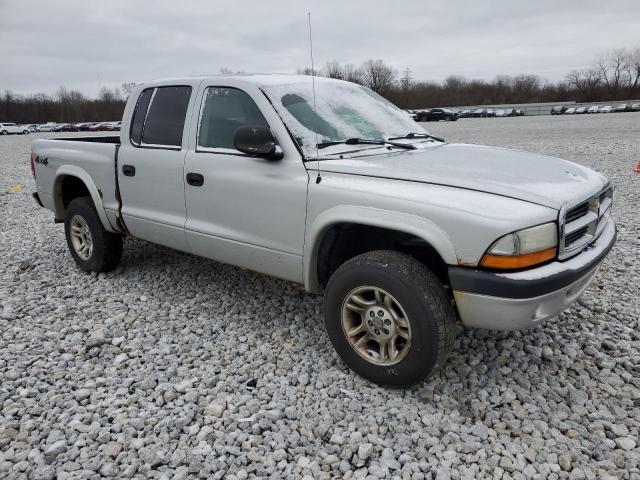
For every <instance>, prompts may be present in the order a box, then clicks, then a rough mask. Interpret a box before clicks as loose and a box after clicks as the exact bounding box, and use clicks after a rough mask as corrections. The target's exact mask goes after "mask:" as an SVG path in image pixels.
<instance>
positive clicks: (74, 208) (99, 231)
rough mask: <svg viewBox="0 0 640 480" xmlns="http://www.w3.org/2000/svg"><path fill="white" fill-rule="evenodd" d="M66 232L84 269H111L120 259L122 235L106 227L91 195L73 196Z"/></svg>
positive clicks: (71, 250) (70, 245) (68, 242)
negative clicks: (109, 230)
mask: <svg viewBox="0 0 640 480" xmlns="http://www.w3.org/2000/svg"><path fill="white" fill-rule="evenodd" d="M72 229H73V232H74V233H72ZM78 229H80V231H79V230H78ZM87 230H88V234H87ZM64 232H65V237H66V239H67V246H68V247H69V251H70V252H71V256H72V257H73V259H74V260H75V262H76V263H77V264H78V266H79V267H80V269H81V270H83V271H85V272H108V271H110V270H113V269H114V268H115V267H116V266H117V265H118V263H119V262H120V258H121V257H122V235H118V234H116V233H111V232H108V231H107V230H105V228H104V227H103V226H102V222H101V221H100V217H99V216H98V212H97V211H96V207H95V206H94V204H93V200H92V199H91V197H78V198H74V199H73V200H71V202H70V203H69V205H68V206H67V211H66V214H65V219H64ZM83 247H84V248H83Z"/></svg>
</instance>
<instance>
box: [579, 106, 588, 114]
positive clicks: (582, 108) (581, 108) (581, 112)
mask: <svg viewBox="0 0 640 480" xmlns="http://www.w3.org/2000/svg"><path fill="white" fill-rule="evenodd" d="M576 113H577V114H583V113H587V107H578V108H576Z"/></svg>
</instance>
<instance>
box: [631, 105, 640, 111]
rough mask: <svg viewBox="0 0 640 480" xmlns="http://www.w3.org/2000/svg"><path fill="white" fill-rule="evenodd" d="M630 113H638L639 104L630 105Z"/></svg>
mask: <svg viewBox="0 0 640 480" xmlns="http://www.w3.org/2000/svg"><path fill="white" fill-rule="evenodd" d="M631 111H632V112H640V103H633V104H631Z"/></svg>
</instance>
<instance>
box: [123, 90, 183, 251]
mask: <svg viewBox="0 0 640 480" xmlns="http://www.w3.org/2000/svg"><path fill="white" fill-rule="evenodd" d="M192 90H194V88H193V86H189V85H181V86H159V87H152V88H147V89H146V90H144V91H142V93H141V94H140V97H139V98H138V102H137V104H136V107H135V110H134V112H133V117H132V120H131V127H130V135H129V140H130V141H128V142H123V144H122V146H121V148H120V151H119V153H118V182H119V187H120V196H121V198H122V217H123V219H124V222H125V224H126V226H127V228H128V230H129V231H130V233H131V234H132V235H134V236H135V237H138V238H141V239H143V240H148V241H151V242H154V243H159V244H161V245H166V246H168V247H172V248H176V249H179V250H184V251H188V247H187V241H186V237H185V233H184V223H185V220H186V217H187V214H186V206H185V199H184V160H185V155H186V150H187V139H186V137H187V135H186V134H185V132H184V131H185V123H187V122H185V120H186V118H187V111H188V110H189V105H190V99H191V97H192Z"/></svg>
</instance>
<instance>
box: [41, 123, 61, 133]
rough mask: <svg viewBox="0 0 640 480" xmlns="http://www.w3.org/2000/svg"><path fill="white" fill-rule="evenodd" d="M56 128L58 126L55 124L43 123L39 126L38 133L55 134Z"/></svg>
mask: <svg viewBox="0 0 640 480" xmlns="http://www.w3.org/2000/svg"><path fill="white" fill-rule="evenodd" d="M55 126H56V124H55V123H53V122H48V123H43V124H42V125H38V126H37V127H36V130H37V131H38V132H53V127H55Z"/></svg>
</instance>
